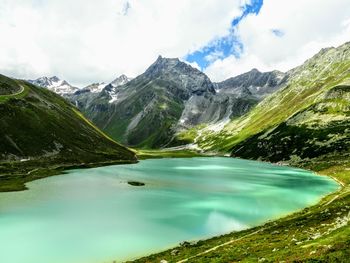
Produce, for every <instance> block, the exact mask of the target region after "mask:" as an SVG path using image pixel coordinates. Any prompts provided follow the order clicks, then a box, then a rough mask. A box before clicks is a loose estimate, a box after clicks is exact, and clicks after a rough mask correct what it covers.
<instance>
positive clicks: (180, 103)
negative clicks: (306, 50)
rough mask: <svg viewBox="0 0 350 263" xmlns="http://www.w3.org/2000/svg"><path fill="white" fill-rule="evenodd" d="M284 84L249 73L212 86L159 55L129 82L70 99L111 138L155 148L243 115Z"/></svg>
mask: <svg viewBox="0 0 350 263" xmlns="http://www.w3.org/2000/svg"><path fill="white" fill-rule="evenodd" d="M253 75H254V76H255V75H259V76H260V75H261V77H260V79H259V81H256V82H254V81H252V78H254V76H253ZM284 79H285V75H284V74H283V73H281V72H270V73H261V72H256V71H251V72H249V73H246V74H245V75H244V76H243V77H237V79H236V78H233V79H230V80H229V81H227V82H223V83H212V82H211V81H210V79H209V78H208V77H207V76H206V75H205V74H204V73H203V72H201V71H199V70H197V69H195V68H192V67H191V66H190V65H188V64H186V63H184V62H181V61H180V60H179V59H176V58H163V57H161V56H159V57H158V59H157V60H156V61H155V62H154V63H153V64H152V65H151V66H150V67H149V68H148V69H147V70H146V71H145V72H144V73H143V74H141V75H140V76H138V77H137V78H135V79H133V80H129V79H128V78H127V77H126V76H121V77H119V79H117V80H118V81H117V83H118V84H121V85H119V86H117V85H115V84H114V83H115V82H112V83H111V84H109V85H107V86H106V87H105V88H104V89H103V90H102V91H101V92H100V93H99V94H89V93H87V92H80V91H78V92H76V93H75V94H74V95H73V96H71V97H70V100H71V101H72V102H73V103H74V104H75V105H77V106H78V107H79V109H80V110H81V111H82V112H84V113H85V114H86V116H87V117H88V118H89V119H91V120H92V121H93V122H94V123H96V125H97V126H98V127H99V128H101V129H102V130H104V131H105V132H106V133H108V134H109V135H110V136H112V137H113V138H114V139H117V140H119V141H121V142H123V143H125V144H127V145H131V146H137V147H144V148H160V147H166V146H175V145H178V144H181V143H183V141H182V140H179V139H178V138H176V137H174V135H175V134H176V133H178V132H179V131H183V130H188V129H190V128H192V127H193V126H195V125H198V124H203V123H211V124H218V125H222V123H227V122H228V121H229V120H230V119H231V118H234V117H238V116H241V115H243V114H244V113H246V112H248V111H249V110H250V109H251V108H252V107H253V106H254V105H256V104H257V103H258V102H259V101H260V100H261V99H262V98H263V97H264V96H265V95H266V94H269V93H271V92H273V91H274V90H276V89H278V85H279V84H280V83H281V82H282V81H283V80H284ZM120 80H121V81H120ZM124 83H125V84H124ZM246 90H247V92H246Z"/></svg>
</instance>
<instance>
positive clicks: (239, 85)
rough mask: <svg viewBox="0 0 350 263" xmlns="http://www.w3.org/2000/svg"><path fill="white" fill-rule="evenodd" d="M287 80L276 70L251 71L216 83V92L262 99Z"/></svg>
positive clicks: (286, 76)
mask: <svg viewBox="0 0 350 263" xmlns="http://www.w3.org/2000/svg"><path fill="white" fill-rule="evenodd" d="M287 79H288V75H287V74H285V73H283V72H280V71H278V70H275V71H271V72H260V71H259V70H257V69H252V70H251V71H249V72H247V73H244V74H241V75H239V76H236V77H233V78H229V79H227V80H225V81H223V82H219V83H217V90H218V91H219V92H220V93H230V94H231V93H235V94H237V96H242V95H243V94H250V95H254V96H255V97H259V98H263V97H266V96H267V95H269V94H272V93H273V92H275V91H276V90H277V89H278V87H280V86H281V85H282V84H283V83H284V82H286V81H287Z"/></svg>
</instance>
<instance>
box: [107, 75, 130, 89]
mask: <svg viewBox="0 0 350 263" xmlns="http://www.w3.org/2000/svg"><path fill="white" fill-rule="evenodd" d="M130 80H131V78H128V77H127V76H126V75H124V74H122V75H120V76H119V77H117V78H116V79H115V80H113V81H112V82H111V83H110V85H111V86H113V87H118V86H121V85H124V84H126V83H128V82H129V81H130Z"/></svg>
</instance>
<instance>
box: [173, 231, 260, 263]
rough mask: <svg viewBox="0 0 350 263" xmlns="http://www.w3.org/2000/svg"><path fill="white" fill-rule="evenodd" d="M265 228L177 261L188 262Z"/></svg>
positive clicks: (178, 262)
mask: <svg viewBox="0 0 350 263" xmlns="http://www.w3.org/2000/svg"><path fill="white" fill-rule="evenodd" d="M264 230H265V228H261V229H259V230H257V231H255V232H252V233H250V234H247V235H245V236H242V237H240V238H237V239H233V240H230V241H228V242H226V243H223V244H221V245H217V246H215V247H212V248H210V249H207V250H205V251H203V252H201V253H198V254H196V255H194V256H192V257H189V258H185V259H182V260H180V261H177V262H176V263H182V262H187V261H188V260H190V259H193V258H195V257H199V256H202V255H205V254H208V253H210V252H212V251H214V250H217V249H218V248H221V247H225V246H228V245H230V244H232V243H234V242H236V241H239V240H242V239H243V238H246V237H249V236H252V235H255V234H257V233H259V232H261V231H264Z"/></svg>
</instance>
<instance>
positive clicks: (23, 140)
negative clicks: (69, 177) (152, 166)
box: [0, 76, 137, 191]
mask: <svg viewBox="0 0 350 263" xmlns="http://www.w3.org/2000/svg"><path fill="white" fill-rule="evenodd" d="M3 83H5V84H6V85H5V86H6V89H7V90H8V89H9V88H8V87H9V85H10V84H11V85H12V86H13V91H18V90H19V89H18V87H23V88H24V90H23V92H22V93H20V94H17V95H12V96H11V95H9V96H10V97H8V96H6V99H3V100H2V102H1V103H0V116H1V118H0V145H1V147H0V191H11V190H14V191H15V190H23V189H25V186H24V183H25V182H28V181H31V180H35V179H38V178H43V177H45V176H50V175H53V174H57V173H60V172H62V169H66V168H69V167H85V166H89V165H104V164H115V163H130V162H136V161H137V159H136V157H135V153H134V152H132V151H130V150H129V149H127V148H126V147H124V146H122V145H120V144H118V143H116V142H115V141H114V140H112V139H111V138H110V137H108V136H107V135H105V134H104V133H103V132H102V131H100V130H99V129H98V128H96V126H94V125H93V124H92V123H91V122H90V121H88V120H87V119H86V118H85V117H84V116H83V115H82V114H81V113H80V112H79V111H77V110H76V109H75V108H74V107H73V106H72V105H71V104H70V103H68V102H67V101H65V100H64V99H63V98H62V97H60V96H59V95H56V94H54V93H53V92H51V91H48V90H47V89H44V88H40V87H37V86H34V85H31V84H29V83H27V82H25V81H20V80H12V79H10V78H6V77H4V76H0V84H3ZM0 98H4V97H2V96H0ZM21 160H23V162H21ZM24 160H26V161H24Z"/></svg>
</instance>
